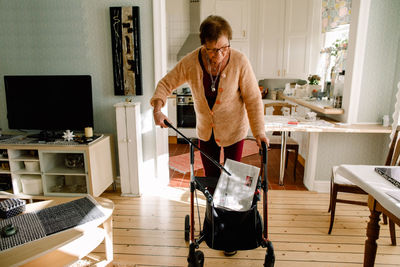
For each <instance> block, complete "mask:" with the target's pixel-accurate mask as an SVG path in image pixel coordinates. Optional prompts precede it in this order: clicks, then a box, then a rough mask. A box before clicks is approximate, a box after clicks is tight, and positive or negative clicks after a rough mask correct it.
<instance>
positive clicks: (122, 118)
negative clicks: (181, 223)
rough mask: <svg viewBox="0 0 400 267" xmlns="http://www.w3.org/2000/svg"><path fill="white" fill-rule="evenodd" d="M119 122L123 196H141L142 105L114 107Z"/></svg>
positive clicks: (119, 153)
mask: <svg viewBox="0 0 400 267" xmlns="http://www.w3.org/2000/svg"><path fill="white" fill-rule="evenodd" d="M114 107H115V113H116V122H117V139H118V158H119V173H120V177H121V193H122V194H121V195H122V196H139V195H140V177H142V175H141V174H142V168H143V155H142V153H143V152H142V127H141V116H140V103H133V102H121V103H118V104H115V105H114Z"/></svg>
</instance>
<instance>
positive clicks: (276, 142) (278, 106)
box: [264, 102, 299, 181]
mask: <svg viewBox="0 0 400 267" xmlns="http://www.w3.org/2000/svg"><path fill="white" fill-rule="evenodd" d="M269 107H272V108H273V111H272V115H283V111H282V108H283V107H286V108H289V110H290V112H292V110H294V109H295V108H296V107H297V106H296V105H292V104H289V103H286V102H274V103H267V104H264V115H266V113H267V108H269ZM280 134H281V133H280V132H273V133H272V135H269V136H267V137H268V139H269V148H270V149H281V143H282V140H281V136H280ZM289 152H294V153H295V160H294V167H293V178H294V181H296V167H297V158H298V156H299V143H297V142H296V140H294V139H293V138H291V137H290V133H289V137H288V138H287V140H286V159H285V168H287V163H288V159H289Z"/></svg>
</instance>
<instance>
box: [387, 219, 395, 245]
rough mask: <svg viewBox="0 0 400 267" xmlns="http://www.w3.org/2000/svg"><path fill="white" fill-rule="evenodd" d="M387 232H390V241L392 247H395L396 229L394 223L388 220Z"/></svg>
mask: <svg viewBox="0 0 400 267" xmlns="http://www.w3.org/2000/svg"><path fill="white" fill-rule="evenodd" d="M389 231H390V240H391V241H392V246H396V245H397V242H396V229H395V225H394V222H393V221H392V220H391V219H390V218H389Z"/></svg>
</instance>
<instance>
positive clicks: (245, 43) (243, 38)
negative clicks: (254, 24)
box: [201, 0, 250, 57]
mask: <svg viewBox="0 0 400 267" xmlns="http://www.w3.org/2000/svg"><path fill="white" fill-rule="evenodd" d="M249 4H250V3H249V1H248V0H204V1H201V6H202V9H203V11H204V12H205V13H204V16H203V18H202V20H203V19H205V18H206V17H207V16H208V15H210V14H216V15H219V16H221V17H223V18H225V19H226V20H227V21H228V22H229V24H230V25H231V27H232V40H231V42H230V44H231V47H233V48H235V49H237V50H239V51H241V52H242V53H244V54H245V55H246V56H247V57H248V56H249Z"/></svg>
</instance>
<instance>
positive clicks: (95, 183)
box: [0, 135, 115, 199]
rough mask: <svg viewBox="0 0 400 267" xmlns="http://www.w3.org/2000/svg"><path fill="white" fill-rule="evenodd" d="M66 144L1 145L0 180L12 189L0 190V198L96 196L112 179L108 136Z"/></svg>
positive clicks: (112, 162)
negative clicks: (82, 142) (88, 141)
mask: <svg viewBox="0 0 400 267" xmlns="http://www.w3.org/2000/svg"><path fill="white" fill-rule="evenodd" d="M66 143H67V144H64V143H60V144H58V143H54V144H51V143H49V144H42V143H32V142H30V143H24V144H22V143H13V142H10V143H7V142H4V143H1V144H0V163H1V164H2V166H3V167H1V168H0V177H1V178H2V179H3V180H6V181H5V182H4V181H3V182H4V183H8V184H12V188H8V189H3V190H6V193H4V192H3V191H1V190H0V199H2V198H4V197H6V196H7V194H8V195H9V194H10V193H11V194H13V195H17V197H20V198H25V199H26V198H36V199H45V198H52V197H67V196H68V197H70V196H84V195H86V194H90V195H92V196H95V197H97V196H100V195H101V194H102V193H103V192H104V191H105V190H106V189H107V188H108V187H109V186H110V185H111V184H112V183H113V182H114V178H115V163H114V162H115V161H114V155H113V153H114V147H113V141H112V138H111V136H110V135H101V136H100V137H98V138H97V139H96V140H94V141H92V142H90V143H87V144H79V143H75V142H70V143H68V142H66Z"/></svg>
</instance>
